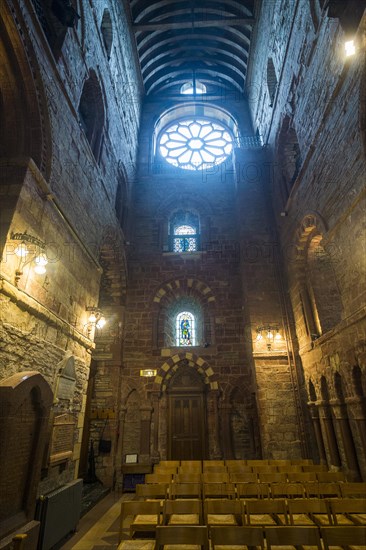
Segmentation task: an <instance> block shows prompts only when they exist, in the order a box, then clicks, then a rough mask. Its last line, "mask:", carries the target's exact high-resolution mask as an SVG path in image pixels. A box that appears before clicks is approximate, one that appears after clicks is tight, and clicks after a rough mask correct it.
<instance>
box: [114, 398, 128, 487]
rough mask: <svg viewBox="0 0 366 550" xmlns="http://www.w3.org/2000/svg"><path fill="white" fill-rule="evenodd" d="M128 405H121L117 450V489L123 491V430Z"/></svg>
mask: <svg viewBox="0 0 366 550" xmlns="http://www.w3.org/2000/svg"><path fill="white" fill-rule="evenodd" d="M126 412H127V407H121V408H120V411H119V423H118V441H117V451H116V463H115V464H116V488H117V490H120V491H122V486H123V474H122V464H123V432H124V425H125V418H126Z"/></svg>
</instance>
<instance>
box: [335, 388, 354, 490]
mask: <svg viewBox="0 0 366 550" xmlns="http://www.w3.org/2000/svg"><path fill="white" fill-rule="evenodd" d="M330 404H331V406H332V410H333V414H334V417H335V419H336V423H337V428H338V430H337V432H338V437H339V439H340V445H339V449H340V452H341V455H343V456H342V458H344V466H345V470H346V471H347V474H348V476H347V477H348V478H349V480H350V481H359V480H360V470H359V466H358V461H357V456H356V450H355V444H354V441H353V435H352V431H351V426H350V423H349V420H348V412H347V406H346V404H345V403H342V402H341V401H339V400H338V399H333V400H331V401H330Z"/></svg>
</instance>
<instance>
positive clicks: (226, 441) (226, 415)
mask: <svg viewBox="0 0 366 550" xmlns="http://www.w3.org/2000/svg"><path fill="white" fill-rule="evenodd" d="M232 408H233V407H232V404H231V403H221V404H220V405H219V409H220V427H221V441H222V451H223V458H225V459H228V460H229V459H233V458H234V452H233V442H232V436H231V413H232Z"/></svg>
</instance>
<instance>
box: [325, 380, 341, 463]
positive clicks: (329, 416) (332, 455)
mask: <svg viewBox="0 0 366 550" xmlns="http://www.w3.org/2000/svg"><path fill="white" fill-rule="evenodd" d="M320 393H321V398H322V411H321V412H322V414H321V416H322V418H321V420H322V430H324V443H325V446H326V452H327V462H328V465H329V466H334V467H336V468H340V467H341V464H342V462H341V457H340V454H339V449H338V442H337V437H336V432H335V427H334V421H335V420H334V415H333V411H332V408H331V405H330V403H329V399H330V394H329V387H328V382H327V379H326V378H325V376H322V377H321V379H320Z"/></svg>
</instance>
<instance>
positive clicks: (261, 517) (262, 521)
mask: <svg viewBox="0 0 366 550" xmlns="http://www.w3.org/2000/svg"><path fill="white" fill-rule="evenodd" d="M250 525H277V523H276V522H275V520H274V519H273V517H272V516H270V515H269V514H250Z"/></svg>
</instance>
